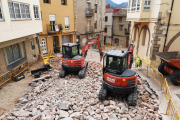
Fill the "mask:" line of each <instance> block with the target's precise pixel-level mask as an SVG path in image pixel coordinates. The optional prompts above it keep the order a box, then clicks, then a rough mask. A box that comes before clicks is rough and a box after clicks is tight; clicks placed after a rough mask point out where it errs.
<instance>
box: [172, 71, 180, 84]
mask: <svg viewBox="0 0 180 120" xmlns="http://www.w3.org/2000/svg"><path fill="white" fill-rule="evenodd" d="M178 77H180V70H175V71H174V72H173V73H172V75H171V77H170V80H171V82H172V83H173V84H174V85H177V86H178V85H180V80H179V82H178V81H177V80H178Z"/></svg>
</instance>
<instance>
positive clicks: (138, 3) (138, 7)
mask: <svg viewBox="0 0 180 120" xmlns="http://www.w3.org/2000/svg"><path fill="white" fill-rule="evenodd" d="M139 9H140V0H138V2H137V9H136V10H137V11H139Z"/></svg>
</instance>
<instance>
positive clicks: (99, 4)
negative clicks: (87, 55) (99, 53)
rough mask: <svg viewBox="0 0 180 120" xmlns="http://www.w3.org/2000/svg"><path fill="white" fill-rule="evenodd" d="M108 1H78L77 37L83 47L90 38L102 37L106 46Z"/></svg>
mask: <svg viewBox="0 0 180 120" xmlns="http://www.w3.org/2000/svg"><path fill="white" fill-rule="evenodd" d="M105 7H106V0H76V2H75V18H76V21H75V22H76V35H77V38H78V39H79V43H80V44H81V47H82V46H83V45H84V44H85V43H86V41H87V39H88V38H93V37H97V36H99V37H100V40H101V41H102V44H104V34H103V32H104V26H105V25H104V21H105Z"/></svg>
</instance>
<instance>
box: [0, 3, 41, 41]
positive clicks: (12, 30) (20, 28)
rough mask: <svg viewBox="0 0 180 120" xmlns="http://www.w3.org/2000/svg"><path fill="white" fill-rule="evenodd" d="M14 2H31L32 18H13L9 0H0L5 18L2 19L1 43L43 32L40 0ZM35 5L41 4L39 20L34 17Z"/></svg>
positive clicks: (0, 28) (0, 29) (0, 23)
mask: <svg viewBox="0 0 180 120" xmlns="http://www.w3.org/2000/svg"><path fill="white" fill-rule="evenodd" d="M12 2H13V1H12ZM14 2H19V3H26V4H29V5H30V15H31V19H30V20H11V18H10V14H9V7H8V1H7V0H0V3H1V6H2V11H3V18H4V20H3V21H0V36H1V38H0V43H1V42H5V41H8V40H12V39H16V38H20V37H24V36H28V35H32V34H35V33H39V32H42V21H41V13H40V3H39V0H16V1H14ZM33 5H36V6H39V16H40V19H38V20H35V18H34V10H33Z"/></svg>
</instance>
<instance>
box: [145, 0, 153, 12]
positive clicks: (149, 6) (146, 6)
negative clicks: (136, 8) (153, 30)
mask: <svg viewBox="0 0 180 120" xmlns="http://www.w3.org/2000/svg"><path fill="white" fill-rule="evenodd" d="M146 1H147V4H148V1H150V5H145V2H146ZM151 2H152V1H151V0H144V6H143V11H150V10H151ZM145 7H149V9H144V8H145Z"/></svg>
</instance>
